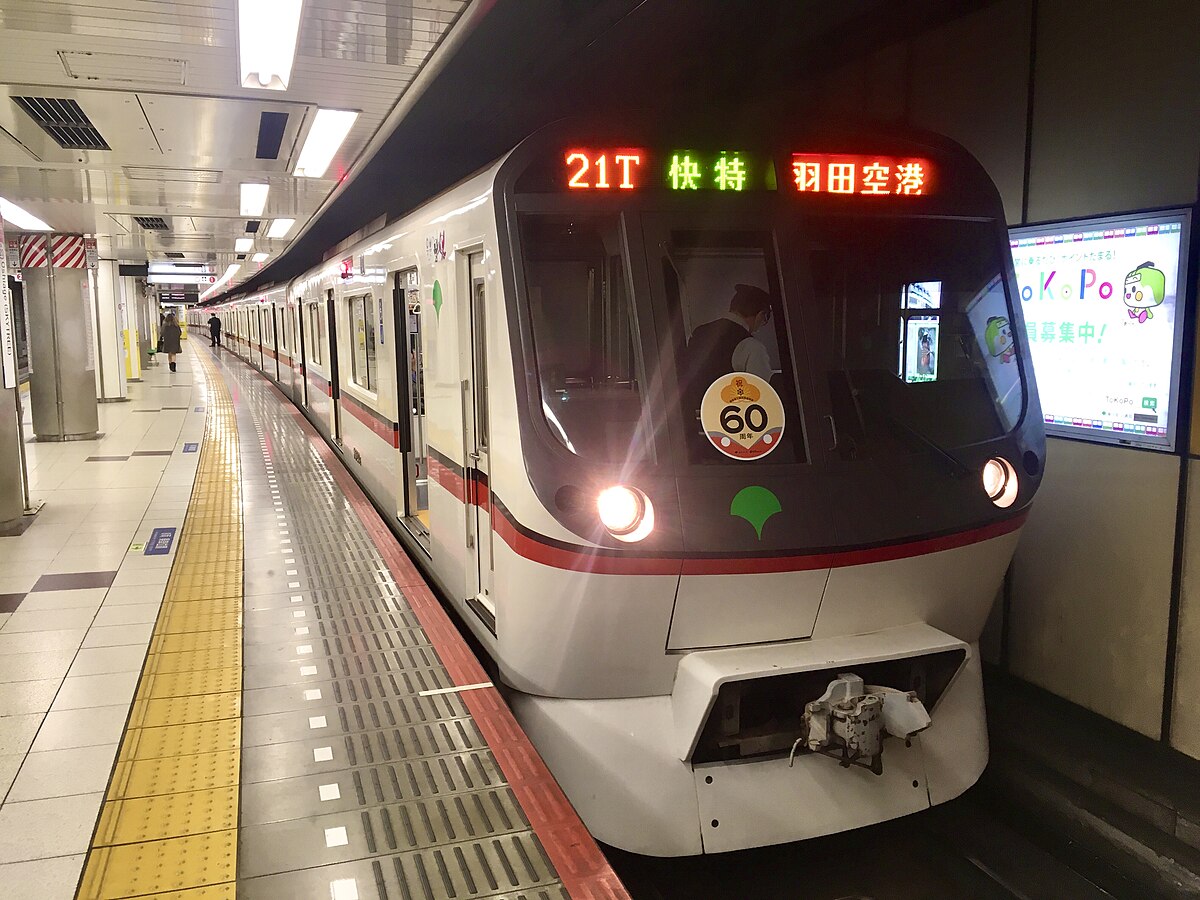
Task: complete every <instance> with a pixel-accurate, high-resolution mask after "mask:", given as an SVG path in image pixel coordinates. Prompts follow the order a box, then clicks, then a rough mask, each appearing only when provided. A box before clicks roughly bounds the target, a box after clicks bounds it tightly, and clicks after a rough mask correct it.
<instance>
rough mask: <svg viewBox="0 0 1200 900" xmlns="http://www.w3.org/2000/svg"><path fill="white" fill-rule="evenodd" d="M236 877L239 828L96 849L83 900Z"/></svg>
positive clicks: (117, 898) (118, 899)
mask: <svg viewBox="0 0 1200 900" xmlns="http://www.w3.org/2000/svg"><path fill="white" fill-rule="evenodd" d="M105 805H106V806H107V804H105ZM236 877H237V829H236V828H230V829H228V830H226V831H210V832H208V833H207V834H195V835H189V836H187V837H178V838H166V839H163V840H152V841H144V842H142V843H137V844H119V845H116V846H107V847H95V846H94V847H93V848H92V851H91V853H90V854H89V855H88V862H87V868H85V869H84V871H83V883H82V884H81V885H80V886H79V896H80V897H94V898H96V900H126V898H129V897H141V896H143V895H145V894H157V893H161V892H163V891H178V890H184V889H186V888H193V887H203V886H205V885H212V884H221V883H222V882H226V881H233V880H234V879H235V878H236Z"/></svg>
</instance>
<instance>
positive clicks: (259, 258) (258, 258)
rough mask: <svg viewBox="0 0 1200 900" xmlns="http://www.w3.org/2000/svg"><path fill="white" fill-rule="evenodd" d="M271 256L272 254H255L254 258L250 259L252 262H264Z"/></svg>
mask: <svg viewBox="0 0 1200 900" xmlns="http://www.w3.org/2000/svg"><path fill="white" fill-rule="evenodd" d="M270 255H271V254H270V253H255V254H254V255H253V256H252V257H250V261H251V262H262V261H263V260H265V259H266V258H267V257H268V256H270Z"/></svg>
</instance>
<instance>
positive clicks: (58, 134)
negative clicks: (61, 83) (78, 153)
mask: <svg viewBox="0 0 1200 900" xmlns="http://www.w3.org/2000/svg"><path fill="white" fill-rule="evenodd" d="M13 102H15V103H16V104H17V106H19V107H21V109H23V110H25V112H27V113H29V117H30V118H31V119H33V121H34V123H35V124H36V125H37V126H38V127H39V128H41V129H42V131H44V132H46V134H48V135H50V137H51V138H53V139H54V142H55V143H56V144H58V146H60V147H62V148H63V149H64V150H111V149H112V148H111V147H109V146H108V142H107V141H105V140H104V137H103V135H101V134H100V132H99V131H97V130H96V126H95V125H93V124H92V120H91V119H89V118H88V117H87V113H85V112H84V111H83V109H82V108H81V107H80V105H79V104H78V103H76V102H75V101H74V100H71V99H68V98H65V97H13Z"/></svg>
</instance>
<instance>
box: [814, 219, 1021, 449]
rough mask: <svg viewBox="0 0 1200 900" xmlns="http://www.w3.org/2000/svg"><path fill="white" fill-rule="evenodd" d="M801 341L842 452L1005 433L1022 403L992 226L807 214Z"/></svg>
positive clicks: (943, 445)
mask: <svg viewBox="0 0 1200 900" xmlns="http://www.w3.org/2000/svg"><path fill="white" fill-rule="evenodd" d="M798 242H799V245H800V249H801V252H802V255H803V256H804V257H806V258H807V268H808V272H809V280H810V283H811V296H810V297H808V298H807V299H806V300H805V301H804V302H805V305H806V306H810V307H811V312H810V313H809V314H808V315H806V316H805V320H806V322H810V323H811V324H812V325H813V326H814V330H813V331H811V332H810V333H809V337H808V340H807V343H808V345H809V348H810V354H811V356H812V359H813V364H814V367H815V369H816V371H815V372H814V375H815V378H816V382H817V384H818V385H819V386H824V387H825V388H826V389H827V390H828V392H829V402H830V405H831V411H832V414H833V417H834V420H835V423H836V428H837V432H838V440H837V450H838V452H839V453H840V454H841V455H842V456H843V457H846V458H863V457H873V456H880V455H885V454H895V453H902V452H904V451H905V449H908V450H909V451H913V452H929V451H933V452H943V453H944V452H945V451H946V450H947V449H950V448H954V447H963V446H967V445H970V444H974V443H979V442H981V441H986V440H991V439H994V438H998V437H1001V436H1003V435H1005V434H1007V433H1008V432H1009V431H1011V430H1012V429H1013V427H1015V426H1016V424H1017V422H1018V421H1019V420H1020V417H1021V413H1022V410H1023V404H1024V391H1023V388H1022V382H1021V370H1020V366H1019V365H1018V361H1017V346H1016V344H1015V343H1014V341H1013V334H1012V325H1011V314H1010V310H1009V302H1008V298H1007V295H1006V291H1005V288H1004V277H1003V273H1004V268H1003V264H1002V262H1001V259H1000V257H999V254H998V250H997V247H998V243H997V240H996V232H995V225H994V223H991V222H984V221H966V220H951V219H934V218H901V217H897V218H871V219H869V220H867V219H862V218H850V217H829V218H809V219H806V220H805V221H804V223H803V225H802V226H800V229H799V234H798Z"/></svg>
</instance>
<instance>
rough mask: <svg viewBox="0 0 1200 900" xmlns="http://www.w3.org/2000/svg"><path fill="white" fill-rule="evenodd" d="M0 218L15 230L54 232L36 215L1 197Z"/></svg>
mask: <svg viewBox="0 0 1200 900" xmlns="http://www.w3.org/2000/svg"><path fill="white" fill-rule="evenodd" d="M0 216H3V217H4V221H5V222H8V223H9V224H10V225H12V226H13V227H14V228H19V229H20V230H21V231H53V230H54V229H52V228H51V227H50V226H49V225H47V224H46V223H45V222H43V221H42V220H41V219H39V218H38V217H37V216H35V215H31V214H30V213H27V212H25V210H23V209H21V207H19V206H17V204H15V203H12V202H11V201H9V200H5V199H4V198H3V197H0Z"/></svg>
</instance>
